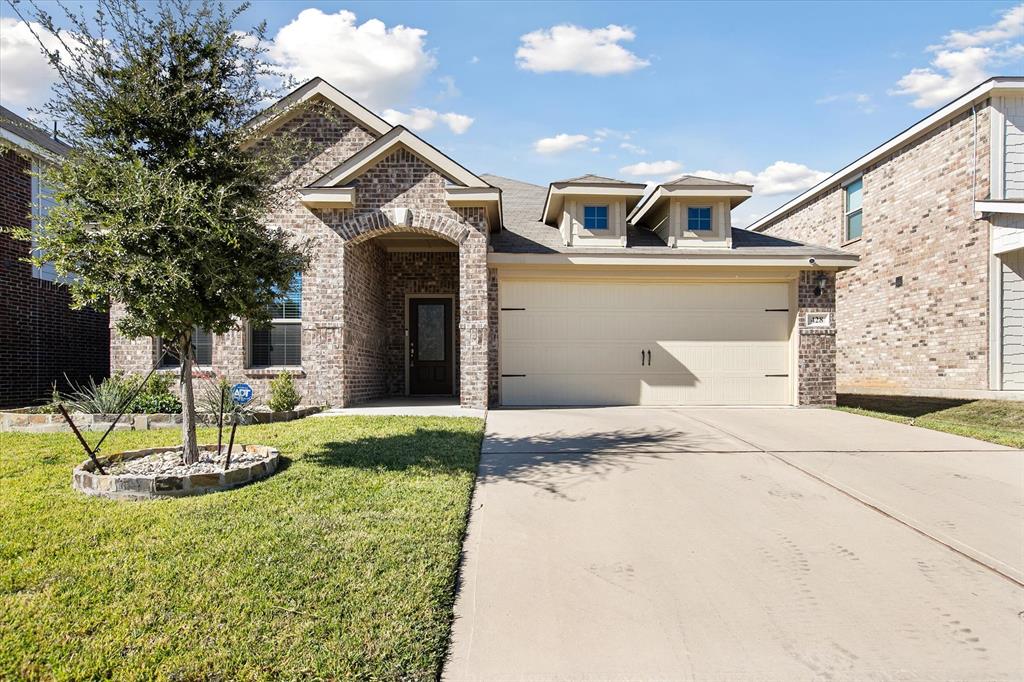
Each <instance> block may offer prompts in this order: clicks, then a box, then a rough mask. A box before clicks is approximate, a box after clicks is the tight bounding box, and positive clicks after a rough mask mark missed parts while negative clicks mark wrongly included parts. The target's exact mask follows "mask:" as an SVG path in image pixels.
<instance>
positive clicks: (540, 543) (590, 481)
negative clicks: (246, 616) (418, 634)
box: [445, 408, 1024, 680]
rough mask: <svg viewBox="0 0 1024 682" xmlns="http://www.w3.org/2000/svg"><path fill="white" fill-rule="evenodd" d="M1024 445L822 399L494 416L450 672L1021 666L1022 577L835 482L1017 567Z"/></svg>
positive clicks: (979, 669)
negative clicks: (757, 405) (770, 405)
mask: <svg viewBox="0 0 1024 682" xmlns="http://www.w3.org/2000/svg"><path fill="white" fill-rule="evenodd" d="M876 427H877V428H876ZM893 427H895V428H893ZM767 446H771V447H770V448H769V447H767ZM764 450H773V451H774V450H778V451H779V453H781V457H785V458H786V459H787V460H790V459H792V460H793V463H792V464H791V463H788V462H787V461H783V460H781V459H780V458H779V457H780V455H778V454H775V453H771V454H769V453H767V452H765V451H764ZM929 455H931V456H929ZM1022 456H1024V455H1022V453H1020V452H1017V451H1012V450H1008V449H1005V448H1000V447H998V446H991V445H988V444H984V443H979V442H978V441H973V440H970V439H964V438H960V437H957V436H949V435H947V434H939V433H936V432H931V431H924V430H922V429H915V428H912V427H906V426H902V425H899V424H892V423H889V422H882V421H879V420H874V419H870V418H866V417H859V416H856V415H850V414H846V413H841V412H834V411H827V410H729V409H722V410H711V409H708V410H680V409H668V410H665V409H650V410H648V409H640V408H598V409H592V410H516V411H496V412H492V413H491V414H490V416H489V419H488V435H487V438H486V440H485V444H484V454H483V459H482V463H481V469H480V477H479V479H478V483H477V489H476V493H475V497H474V501H473V511H472V516H471V520H470V529H469V534H468V537H467V541H466V546H465V563H464V566H463V570H462V575H461V586H460V590H459V595H458V601H457V605H456V622H455V628H454V633H453V642H452V646H451V651H450V659H449V662H448V666H447V667H446V669H445V678H446V679H450V680H470V679H472V680H486V679H501V680H510V679H534V680H536V679H544V680H548V679H566V680H569V679H573V680H578V679H672V680H676V679H712V680H716V679H726V678H727V679H730V680H732V679H742V680H766V679H767V680H802V679H827V678H832V679H858V680H859V679H893V678H900V679H932V680H948V679H963V680H974V679H977V680H996V679H1021V678H1022V677H1024V663H1022V658H1021V652H1022V651H1024V635H1022V625H1021V620H1020V618H1019V617H1018V615H1017V614H1018V612H1019V611H1021V610H1022V609H1024V590H1022V589H1021V587H1020V585H1018V584H1016V583H1014V582H1013V581H1012V580H1011V579H1009V578H1007V577H1005V576H1004V575H1000V574H999V573H997V572H995V571H994V570H992V569H990V568H988V567H986V566H983V565H981V564H979V563H977V562H975V561H973V560H971V559H968V558H965V557H964V556H962V555H960V554H957V553H955V552H953V551H951V550H950V549H949V548H947V547H946V546H943V545H942V544H941V543H940V542H938V541H936V540H934V539H931V538H929V537H926V536H925V535H922V534H921V533H919V532H917V531H915V530H913V529H912V528H911V527H908V526H907V525H904V523H901V522H898V521H897V520H894V519H893V518H891V517H889V516H886V515H884V514H882V513H879V512H878V511H876V510H875V509H872V508H871V507H869V506H867V505H865V504H863V503H861V502H859V501H857V500H855V499H852V498H851V497H850V496H848V495H847V494H845V493H844V492H842V491H840V490H837V489H836V488H834V487H832V486H831V485H828V484H826V483H825V482H822V480H821V479H824V478H826V477H829V478H832V479H835V483H837V484H838V485H840V486H848V487H851V488H857V489H858V490H861V489H863V490H864V491H868V492H869V493H870V495H872V496H873V497H875V498H878V499H880V500H884V501H885V503H886V504H888V505H891V506H893V507H894V508H898V509H899V510H902V511H903V513H905V514H906V516H907V517H908V518H909V519H911V520H912V521H918V522H920V523H921V524H923V525H925V526H929V525H932V526H934V527H935V528H940V527H941V528H945V532H947V534H948V536H949V537H950V538H952V539H954V540H956V541H957V542H962V543H963V544H964V545H965V546H971V547H975V546H977V548H978V551H979V552H984V553H986V554H988V555H990V556H991V557H992V558H993V561H999V562H1002V563H1003V564H1005V567H1007V568H1009V569H1013V570H1016V569H1018V568H1020V566H1021V562H1020V554H1021V547H1022V542H1021V533H1020V529H1021V524H1020V522H1019V520H1020V518H1021V517H1020V507H1021V504H1020V492H1021V473H1022V472H1024V469H1022V468H1021V467H1022V461H1024V460H1022ZM796 467H800V468H799V469H798V468H796ZM805 470H806V471H807V472H811V473H805ZM815 476H817V478H816V477H815ZM961 476H963V477H965V478H960V477H961ZM941 524H946V525H945V526H942V525H941ZM949 524H954V525H955V527H953V526H951V525H949Z"/></svg>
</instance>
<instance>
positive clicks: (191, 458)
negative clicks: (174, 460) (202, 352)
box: [178, 333, 199, 464]
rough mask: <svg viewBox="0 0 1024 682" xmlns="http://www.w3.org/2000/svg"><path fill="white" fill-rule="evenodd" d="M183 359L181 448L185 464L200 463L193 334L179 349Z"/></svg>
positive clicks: (188, 335)
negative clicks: (193, 390) (193, 384)
mask: <svg viewBox="0 0 1024 682" xmlns="http://www.w3.org/2000/svg"><path fill="white" fill-rule="evenodd" d="M178 357H180V358H181V375H180V376H179V377H178V388H179V389H180V392H181V446H182V460H183V461H184V463H185V464H195V463H196V462H198V461H199V444H198V443H196V398H195V394H194V393H193V392H192V334H191V333H190V334H187V335H185V337H184V338H183V339H182V342H181V344H180V345H179V348H178Z"/></svg>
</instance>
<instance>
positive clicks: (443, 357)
mask: <svg viewBox="0 0 1024 682" xmlns="http://www.w3.org/2000/svg"><path fill="white" fill-rule="evenodd" d="M453 356H454V353H453V350H452V300H451V299H450V298H410V299H409V393H410V394H411V395H451V394H452V392H453V385H454V373H453V369H454V365H453V362H452V358H453Z"/></svg>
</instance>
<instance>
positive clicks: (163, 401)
mask: <svg viewBox="0 0 1024 682" xmlns="http://www.w3.org/2000/svg"><path fill="white" fill-rule="evenodd" d="M127 381H129V382H130V383H131V384H132V389H133V390H134V389H135V388H138V386H139V382H141V381H142V377H140V376H139V375H137V374H130V375H128V377H127ZM172 383H174V376H173V375H171V374H160V373H158V372H154V373H153V374H152V375H150V377H149V379H148V380H147V381H146V385H145V386H143V387H142V390H141V391H139V394H138V395H137V396H135V400H133V401H132V404H131V405H130V406H129V408H128V411H129V412H137V413H140V414H156V413H166V414H177V413H179V412H181V401H180V400H178V397H177V396H176V395H174V394H173V393H171V384H172Z"/></svg>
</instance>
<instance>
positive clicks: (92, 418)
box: [0, 405, 324, 433]
mask: <svg viewBox="0 0 1024 682" xmlns="http://www.w3.org/2000/svg"><path fill="white" fill-rule="evenodd" d="M40 409H41V408H37V407H27V408H22V409H17V410H6V411H3V412H0V432H3V431H7V432H11V433H56V432H61V431H67V432H68V433H70V432H71V427H70V426H68V423H67V421H65V420H64V417H62V416H61V415H60V414H59V413H53V412H40V411H39V410H40ZM323 409H324V408H323V407H321V406H319V405H309V406H305V407H303V406H301V405H300V406H299V407H296V408H295V409H293V410H281V411H279V412H272V411H270V410H261V409H254V410H250V411H249V412H247V413H246V417H247V418H248V419H249V420H250V421H252V422H255V423H257V424H269V423H271V422H287V421H292V420H294V419H302V418H303V417H308V416H310V415H313V414H316V413H317V412H321V411H322V410H323ZM115 417H117V415H116V414H93V413H88V412H75V413H73V414H72V415H71V418H72V419H74V420H75V426H77V427H78V429H79V430H80V431H106V430H107V429H108V428H109V427H110V424H111V423H112V422H113V421H114V418H115ZM196 420H197V421H198V422H199V423H201V424H216V423H217V415H215V414H208V413H206V414H204V413H202V412H200V413H199V414H197V415H196ZM172 427H177V428H181V414H180V413H177V414H166V413H156V414H139V413H135V412H129V413H126V414H124V415H123V416H122V417H121V419H120V420H119V421H118V422H117V425H116V426H115V427H114V428H115V429H118V430H122V431H148V430H149V429H167V428H172Z"/></svg>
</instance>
